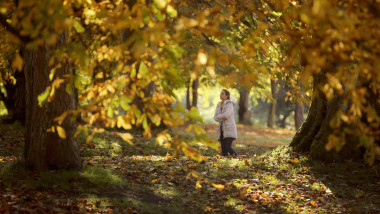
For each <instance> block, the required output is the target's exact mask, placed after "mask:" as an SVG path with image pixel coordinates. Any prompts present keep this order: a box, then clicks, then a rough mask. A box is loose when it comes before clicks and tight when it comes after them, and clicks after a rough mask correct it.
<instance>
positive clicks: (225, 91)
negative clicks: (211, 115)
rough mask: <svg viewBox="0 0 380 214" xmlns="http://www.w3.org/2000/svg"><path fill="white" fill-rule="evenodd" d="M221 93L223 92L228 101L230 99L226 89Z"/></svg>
mask: <svg viewBox="0 0 380 214" xmlns="http://www.w3.org/2000/svg"><path fill="white" fill-rule="evenodd" d="M222 91H224V93H225V94H226V96H227V100H229V99H230V92H229V91H228V90H227V89H223V90H222Z"/></svg>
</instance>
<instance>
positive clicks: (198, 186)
mask: <svg viewBox="0 0 380 214" xmlns="http://www.w3.org/2000/svg"><path fill="white" fill-rule="evenodd" d="M195 188H196V189H199V188H202V185H201V181H200V180H197V183H196V184H195Z"/></svg>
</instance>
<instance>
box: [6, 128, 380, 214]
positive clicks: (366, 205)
mask: <svg viewBox="0 0 380 214" xmlns="http://www.w3.org/2000/svg"><path fill="white" fill-rule="evenodd" d="M204 128H205V130H206V131H207V134H208V135H209V136H210V137H211V138H214V139H215V137H216V133H215V130H216V127H215V125H205V126H204ZM238 131H239V133H238V135H239V139H238V140H237V141H236V142H234V144H233V147H234V148H235V149H236V150H237V152H238V153H239V154H240V155H242V156H240V157H238V158H231V157H227V158H225V157H220V156H219V155H218V152H217V151H214V150H212V149H210V148H206V147H204V146H199V145H195V146H197V147H198V148H199V149H200V151H201V152H202V154H203V155H205V161H204V162H201V163H198V162H195V161H193V160H190V159H188V158H185V157H180V158H174V157H173V156H171V155H169V154H170V150H169V149H168V148H165V147H161V146H158V145H155V141H154V139H147V138H143V137H142V136H141V134H139V132H134V133H133V134H134V136H135V138H134V145H133V146H131V145H129V144H127V143H125V142H123V141H121V140H120V139H119V138H118V137H116V134H115V133H113V132H105V133H102V134H99V135H96V136H95V137H94V139H93V140H92V142H91V143H89V144H86V143H85V140H84V139H82V138H80V139H79V142H80V149H81V155H82V158H83V161H84V162H83V170H82V171H81V172H75V171H57V170H56V171H46V172H43V173H36V172H30V171H27V170H25V169H24V168H23V162H22V158H21V157H22V149H23V141H24V131H23V128H22V126H20V125H19V124H17V123H16V124H12V125H7V124H0V213H4V212H10V213H18V212H20V213H349V212H351V213H380V166H379V163H376V164H375V165H374V166H367V165H366V164H365V163H364V162H357V161H356V162H352V161H348V162H346V163H330V164H324V163H320V162H315V161H311V160H308V159H307V157H305V156H302V155H300V154H297V153H294V152H292V151H291V150H290V149H289V148H288V147H287V145H288V144H289V142H290V141H291V138H292V136H293V135H294V131H290V130H284V129H268V128H261V127H252V126H239V127H238ZM175 132H176V133H178V134H180V135H183V136H188V137H191V136H192V134H191V133H188V132H186V131H185V130H184V129H178V130H175ZM192 171H195V172H197V173H198V175H199V176H202V178H201V179H196V178H194V177H193V176H190V175H192V173H191V172H192Z"/></svg>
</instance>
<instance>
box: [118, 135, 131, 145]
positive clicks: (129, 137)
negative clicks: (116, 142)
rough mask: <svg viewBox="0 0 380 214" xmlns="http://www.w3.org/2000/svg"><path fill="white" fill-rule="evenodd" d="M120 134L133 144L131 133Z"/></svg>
mask: <svg viewBox="0 0 380 214" xmlns="http://www.w3.org/2000/svg"><path fill="white" fill-rule="evenodd" d="M119 136H120V137H121V138H122V139H123V140H124V141H125V142H127V143H129V144H131V145H133V143H132V141H131V140H132V138H133V136H132V135H131V134H130V133H119Z"/></svg>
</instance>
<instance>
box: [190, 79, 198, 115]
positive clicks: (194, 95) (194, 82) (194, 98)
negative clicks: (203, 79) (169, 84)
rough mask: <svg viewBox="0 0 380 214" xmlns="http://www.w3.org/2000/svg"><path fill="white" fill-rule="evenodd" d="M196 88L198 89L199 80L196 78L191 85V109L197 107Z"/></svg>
mask: <svg viewBox="0 0 380 214" xmlns="http://www.w3.org/2000/svg"><path fill="white" fill-rule="evenodd" d="M198 88H199V78H196V79H195V80H193V85H192V92H193V102H192V105H191V106H192V107H195V108H196V107H197V105H198Z"/></svg>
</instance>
